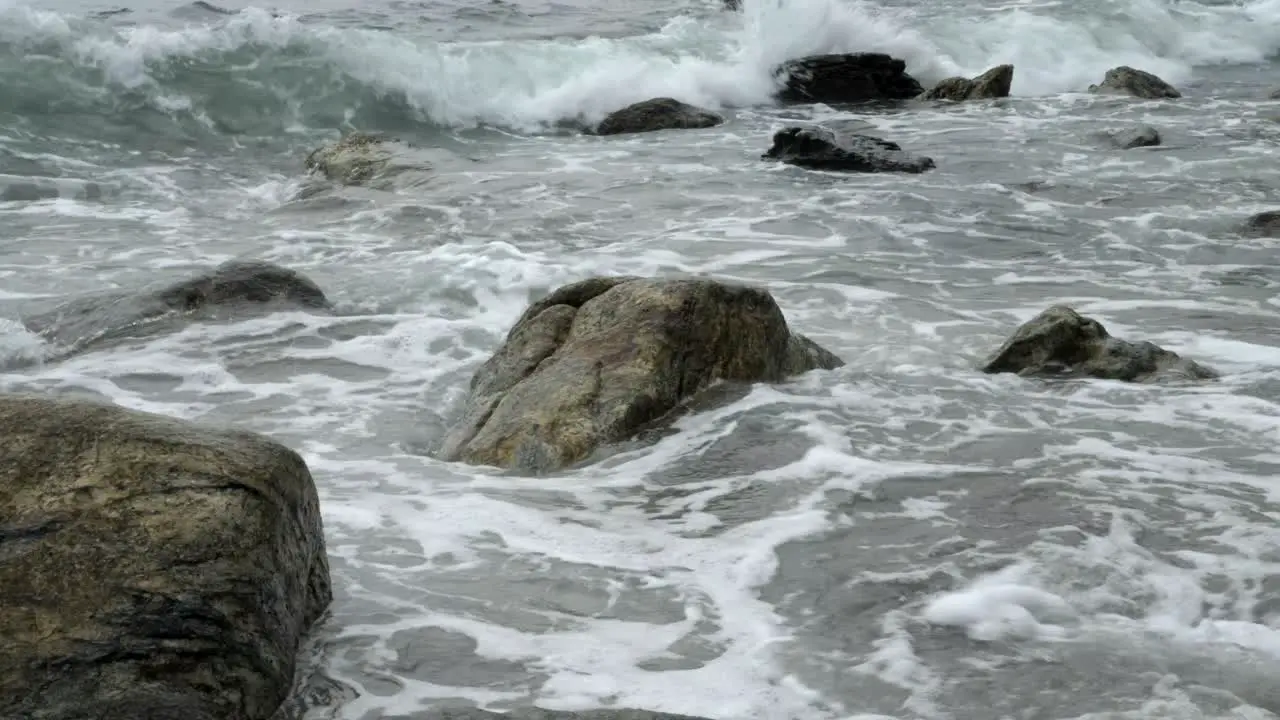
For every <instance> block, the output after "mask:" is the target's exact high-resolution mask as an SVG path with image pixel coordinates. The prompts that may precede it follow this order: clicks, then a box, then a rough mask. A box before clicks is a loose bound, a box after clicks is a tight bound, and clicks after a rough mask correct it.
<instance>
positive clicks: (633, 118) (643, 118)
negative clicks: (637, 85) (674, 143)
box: [595, 98, 724, 135]
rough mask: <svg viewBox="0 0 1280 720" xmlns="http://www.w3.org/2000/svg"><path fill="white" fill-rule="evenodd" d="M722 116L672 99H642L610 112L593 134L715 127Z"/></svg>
mask: <svg viewBox="0 0 1280 720" xmlns="http://www.w3.org/2000/svg"><path fill="white" fill-rule="evenodd" d="M722 123H724V118H723V117H721V116H719V115H717V114H716V113H713V112H711V111H710V110H704V109H703V108H700V107H696V106H694V105H690V104H688V103H682V102H680V101H679V100H676V99H674V98H654V99H652V100H645V101H643V102H638V103H635V104H633V105H628V106H627V107H625V108H623V109H621V110H618V111H617V112H614V113H611V114H610V115H609V116H608V117H606V118H605V119H604V120H602V121H601V122H600V124H599V125H597V126H596V128H595V134H596V135H620V134H623V133H643V132H656V131H658V130H690V129H697V128H709V127H715V126H716V125H720V124H722Z"/></svg>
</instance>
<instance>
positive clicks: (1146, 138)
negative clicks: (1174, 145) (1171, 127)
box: [1105, 125, 1160, 150]
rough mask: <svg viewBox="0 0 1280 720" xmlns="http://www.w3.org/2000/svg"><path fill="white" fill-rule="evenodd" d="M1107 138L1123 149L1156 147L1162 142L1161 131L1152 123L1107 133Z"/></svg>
mask: <svg viewBox="0 0 1280 720" xmlns="http://www.w3.org/2000/svg"><path fill="white" fill-rule="evenodd" d="M1105 136H1106V138H1107V140H1108V141H1109V142H1110V143H1111V144H1112V145H1115V146H1116V147H1118V148H1120V149H1121V150H1132V149H1134V148H1140V147H1155V146H1157V145H1159V144H1160V132H1159V131H1158V130H1156V129H1155V128H1153V127H1151V126H1150V125H1143V126H1141V127H1136V128H1130V129H1128V130H1120V131H1117V132H1112V133H1106V134H1105Z"/></svg>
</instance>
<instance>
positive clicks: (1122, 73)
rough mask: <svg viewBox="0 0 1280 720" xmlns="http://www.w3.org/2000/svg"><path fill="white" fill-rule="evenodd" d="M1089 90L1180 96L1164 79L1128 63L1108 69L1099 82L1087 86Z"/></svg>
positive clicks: (1167, 96)
mask: <svg viewBox="0 0 1280 720" xmlns="http://www.w3.org/2000/svg"><path fill="white" fill-rule="evenodd" d="M1089 92H1091V93H1109V94H1113V95H1132V96H1133V97H1138V98H1144V99H1153V98H1179V97H1182V93H1180V92H1178V90H1177V89H1176V88H1174V87H1173V86H1172V85H1170V84H1169V83H1167V82H1165V81H1164V80H1161V79H1160V78H1158V77H1156V76H1155V75H1152V74H1151V73H1149V72H1146V71H1145V70H1136V69H1134V68H1131V67H1129V66H1128V65H1121V66H1120V67H1114V68H1111V69H1110V70H1108V71H1107V74H1106V75H1105V76H1104V77H1103V79H1102V82H1101V83H1099V84H1097V85H1090V86H1089Z"/></svg>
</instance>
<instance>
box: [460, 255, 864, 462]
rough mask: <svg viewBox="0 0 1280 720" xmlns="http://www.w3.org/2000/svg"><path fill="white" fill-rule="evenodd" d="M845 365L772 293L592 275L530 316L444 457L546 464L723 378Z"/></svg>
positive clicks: (769, 376)
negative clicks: (790, 324)
mask: <svg viewBox="0 0 1280 720" xmlns="http://www.w3.org/2000/svg"><path fill="white" fill-rule="evenodd" d="M842 364H843V363H842V362H841V360H840V359H839V358H837V357H836V356H834V355H832V354H831V353H829V352H827V351H826V350H824V349H822V348H821V347H819V346H818V345H816V344H815V343H813V342H812V341H810V340H809V339H808V338H805V337H804V336H802V335H796V334H792V333H791V332H790V330H789V329H788V328H787V322H786V320H785V318H784V317H783V315H782V310H780V309H779V308H778V305H777V303H775V302H774V300H773V297H772V296H770V295H769V293H768V292H766V291H765V290H761V289H758V288H753V287H746V286H741V285H732V284H727V283H721V282H716V281H714V280H705V279H689V280H683V279H682V280H662V279H642V278H635V277H597V278H591V279H588V280H583V281H581V282H577V283H573V284H571V285H566V286H564V287H561V288H559V289H557V290H556V291H555V292H553V293H551V294H550V295H549V296H547V297H545V298H543V299H542V300H539V301H538V302H536V303H534V304H533V305H531V306H530V307H529V308H528V309H527V310H526V311H525V312H524V314H523V315H522V316H521V318H520V320H519V321H518V322H517V323H516V324H515V326H514V327H513V328H512V329H511V331H510V333H508V335H507V339H506V342H505V343H504V344H503V345H502V347H501V348H499V349H498V351H497V352H495V353H494V354H493V356H492V357H491V358H489V360H488V361H487V362H485V364H484V365H483V366H482V367H481V368H480V369H479V370H478V371H476V373H475V375H474V376H473V377H472V379H471V393H470V397H469V398H468V400H467V403H466V406H465V412H464V414H463V417H462V419H461V420H460V421H459V422H458V424H457V425H456V426H455V427H454V428H453V429H452V430H451V432H450V433H449V435H448V436H447V437H446V439H445V443H444V447H443V448H442V450H441V455H442V456H443V457H444V458H445V459H447V460H461V461H464V462H468V463H474V464H482V465H496V466H500V467H504V468H511V469H516V470H520V471H525V472H533V473H541V472H547V471H551V470H555V469H558V468H562V467H565V466H567V465H571V464H573V463H575V462H578V461H580V460H583V459H585V458H586V457H587V456H588V455H590V454H591V453H592V452H594V451H595V450H596V449H597V448H599V447H601V446H603V445H606V444H609V443H614V442H619V441H623V440H626V439H627V438H629V437H632V436H633V435H635V434H636V433H637V432H638V431H640V430H641V429H644V428H646V427H649V426H650V425H651V424H652V423H654V422H655V421H659V420H660V419H661V418H664V417H665V416H667V415H668V414H669V413H670V412H671V411H673V410H675V409H676V408H677V406H678V405H679V404H680V403H681V402H683V401H685V400H687V399H688V398H690V397H692V396H693V395H694V394H695V393H698V392H700V391H702V390H704V389H706V388H707V387H709V386H710V385H711V384H712V383H715V382H716V381H718V380H726V381H740V382H777V381H780V380H782V379H784V378H786V377H787V376H789V375H795V374H798V373H803V372H806V371H808V370H812V369H815V368H828V369H829V368H835V367H839V366H840V365H842Z"/></svg>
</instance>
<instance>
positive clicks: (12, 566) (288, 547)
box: [0, 395, 330, 720]
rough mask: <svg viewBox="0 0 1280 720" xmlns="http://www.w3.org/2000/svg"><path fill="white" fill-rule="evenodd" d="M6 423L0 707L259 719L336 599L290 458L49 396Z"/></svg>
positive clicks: (61, 715) (217, 433)
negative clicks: (314, 626) (306, 638)
mask: <svg viewBox="0 0 1280 720" xmlns="http://www.w3.org/2000/svg"><path fill="white" fill-rule="evenodd" d="M0 434H3V436H4V438H5V442H3V443H0V717H4V718H15V719H16V718H24V719H25V720H138V719H148V718H151V719H155V720H178V719H181V720H266V719H267V718H270V717H271V716H272V714H273V713H274V712H275V711H276V708H277V707H278V706H280V704H281V703H282V702H283V701H284V700H285V698H286V696H287V695H288V693H289V691H290V687H291V684H292V681H293V673H294V668H295V663H296V660H295V655H296V653H297V652H298V650H299V648H300V646H301V644H302V642H303V640H304V635H305V633H306V632H307V631H308V630H309V628H311V626H312V624H313V623H315V622H316V620H317V619H318V618H319V617H320V616H321V614H322V613H323V612H324V610H325V608H326V607H327V605H328V604H329V602H330V580H329V567H328V559H327V556H326V554H325V543H324V534H323V528H322V527H321V519H320V508H319V502H318V500H317V497H316V489H315V486H314V484H313V483H312V479H311V475H310V473H309V472H308V470H307V466H306V464H305V463H304V462H303V460H302V458H300V457H299V456H298V455H297V453H295V452H293V451H292V450H289V449H288V448H285V447H283V446H281V445H279V444H277V443H275V442H273V441H271V440H268V439H266V438H264V437H261V436H259V435H254V434H252V433H247V432H235V431H228V430H218V429H213V428H206V427H202V426H199V425H196V424H194V423H189V422H185V421H181V420H175V419H172V418H167V417H162V416H158V415H151V414H148V413H140V412H135V411H131V410H125V409H123V408H120V407H115V406H111V405H103V404H98V403H94V402H88V401H82V400H68V399H51V398H47V397H28V396H14V395H4V396H0Z"/></svg>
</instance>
